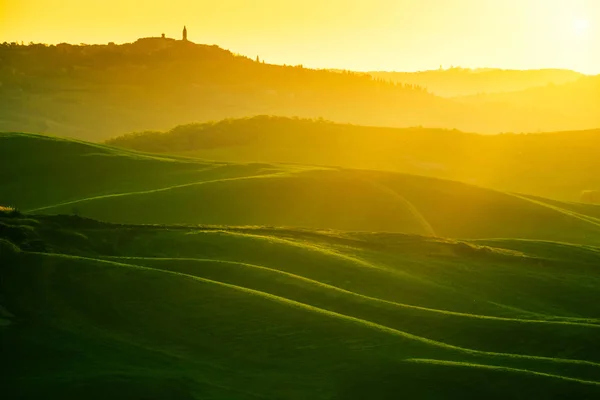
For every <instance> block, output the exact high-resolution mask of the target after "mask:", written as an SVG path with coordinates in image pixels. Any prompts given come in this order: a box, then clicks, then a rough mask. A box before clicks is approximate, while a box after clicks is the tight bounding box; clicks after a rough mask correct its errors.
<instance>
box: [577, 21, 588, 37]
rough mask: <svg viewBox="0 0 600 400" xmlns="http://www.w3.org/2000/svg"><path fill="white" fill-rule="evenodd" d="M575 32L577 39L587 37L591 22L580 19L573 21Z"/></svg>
mask: <svg viewBox="0 0 600 400" xmlns="http://www.w3.org/2000/svg"><path fill="white" fill-rule="evenodd" d="M573 31H574V33H575V36H577V37H586V36H587V35H588V34H589V32H590V21H589V20H587V19H584V18H579V19H576V20H575V21H573Z"/></svg>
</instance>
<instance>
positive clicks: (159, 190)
mask: <svg viewBox="0 0 600 400" xmlns="http://www.w3.org/2000/svg"><path fill="white" fill-rule="evenodd" d="M282 175H289V172H288V171H284V172H276V173H271V174H262V175H261V174H258V175H250V176H237V177H234V178H223V179H213V180H208V181H196V182H191V183H184V184H181V185H174V186H166V187H162V188H158V189H149V190H140V191H137V192H124V193H113V194H106V195H100V196H92V197H86V198H84V199H77V200H72V201H66V202H64V203H58V204H53V205H50V206H44V207H39V208H35V209H32V210H27V211H26V212H28V213H32V212H38V211H43V210H49V209H52V208H57V207H62V206H68V205H71V204H77V203H84V202H87V201H95V200H102V199H108V198H113V197H125V196H134V195H141V194H151V193H158V192H166V191H169V190H172V189H180V188H185V187H191V186H199V185H204V184H209V183H216V182H227V181H239V180H245V179H259V178H272V177H275V176H282Z"/></svg>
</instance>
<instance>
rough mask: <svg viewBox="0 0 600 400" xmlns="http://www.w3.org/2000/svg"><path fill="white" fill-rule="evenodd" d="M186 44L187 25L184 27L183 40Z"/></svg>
mask: <svg viewBox="0 0 600 400" xmlns="http://www.w3.org/2000/svg"><path fill="white" fill-rule="evenodd" d="M181 40H183V41H184V42H187V40H188V39H187V28H186V27H185V25H184V26H183V37H182V39H181Z"/></svg>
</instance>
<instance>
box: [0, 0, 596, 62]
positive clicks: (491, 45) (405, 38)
mask: <svg viewBox="0 0 600 400" xmlns="http://www.w3.org/2000/svg"><path fill="white" fill-rule="evenodd" d="M184 24H186V25H187V27H188V31H189V39H190V40H192V41H194V42H196V43H206V44H217V45H219V46H221V47H223V48H226V49H229V50H231V51H233V52H236V53H241V54H244V55H248V56H250V57H255V56H256V55H260V57H261V58H262V59H264V60H266V61H267V62H272V63H279V64H283V63H287V64H304V65H305V66H308V67H331V68H347V69H354V70H398V71H400V70H402V71H414V70H423V69H435V68H438V67H439V66H440V65H443V66H444V67H449V66H450V65H454V66H463V67H501V68H523V69H525V68H569V69H575V70H578V71H581V72H585V73H595V74H597V73H600V51H598V49H600V0H212V1H205V0H161V1H134V0H101V1H97V0H10V1H8V0H0V42H3V41H8V42H12V41H24V42H26V43H28V42H30V41H33V42H36V43H38V42H43V43H60V42H69V43H80V42H84V43H107V42H110V41H113V42H117V43H123V42H132V41H135V40H136V39H137V38H139V37H145V36H159V35H160V34H161V33H163V32H164V33H166V34H167V36H169V37H176V38H179V37H180V36H181V29H182V27H183V25H184Z"/></svg>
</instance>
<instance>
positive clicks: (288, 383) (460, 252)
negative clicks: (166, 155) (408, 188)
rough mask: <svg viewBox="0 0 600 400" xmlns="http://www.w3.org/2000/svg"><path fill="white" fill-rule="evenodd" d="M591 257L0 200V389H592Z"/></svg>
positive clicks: (367, 392)
mask: <svg viewBox="0 0 600 400" xmlns="http://www.w3.org/2000/svg"><path fill="white" fill-rule="evenodd" d="M599 262H600V248H597V247H592V246H575V245H566V244H558V243H550V242H539V241H519V240H509V241H504V240H496V241H488V242H457V241H452V240H447V239H436V238H426V237H421V236H414V235H403V234H392V233H352V232H339V231H331V230H329V231H320V232H317V231H313V230H300V229H281V228H258V227H256V228H235V227H215V228H209V227H198V226H195V227H194V226H178V227H175V226H147V225H145V226H142V225H131V224H107V223H102V222H98V221H94V220H90V219H85V218H81V217H76V216H43V215H34V214H21V213H19V212H15V211H11V210H1V211H0V293H1V297H0V306H1V308H0V340H1V341H2V344H3V357H2V362H3V363H5V364H6V365H8V366H10V368H6V369H5V373H4V374H5V375H4V377H5V378H6V384H5V385H4V386H3V393H4V394H5V395H7V396H9V397H12V398H20V399H35V398H40V397H53V398H63V399H71V398H72V399H76V398H81V397H85V398H91V399H103V398H106V397H111V398H115V399H162V398H171V399H193V398H215V399H255V398H269V399H271V398H272V399H303V398H307V397H311V398H315V399H364V398H365V397H368V398H372V399H380V400H381V399H395V398H398V396H399V395H402V396H409V397H412V398H441V397H443V398H465V396H472V397H478V396H482V395H483V396H485V397H486V398H492V399H504V398H512V399H527V398H531V397H539V396H541V397H543V398H578V399H594V398H596V397H597V396H598V395H600V381H599V380H598V376H600V352H599V351H598V346H597V338H598V334H599V330H600V319H599V318H600V308H598V303H597V301H595V300H596V297H597V290H596V288H597V287H598V285H599V284H600V275H599V274H598V268H597V266H598V263H599ZM25 293H26V295H25ZM58 360H60V361H58ZM448 396H450V397H448Z"/></svg>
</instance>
